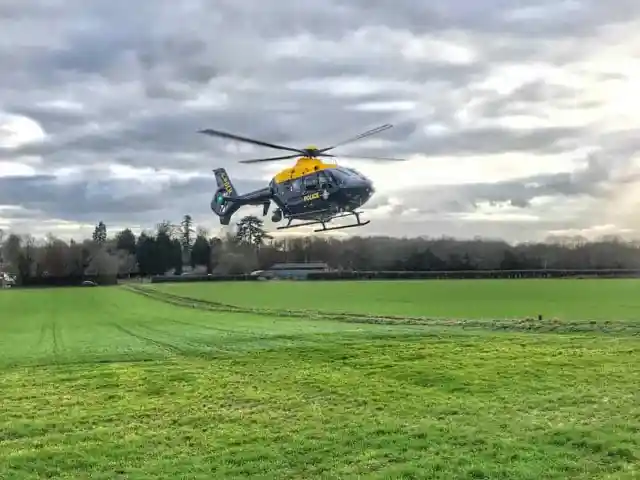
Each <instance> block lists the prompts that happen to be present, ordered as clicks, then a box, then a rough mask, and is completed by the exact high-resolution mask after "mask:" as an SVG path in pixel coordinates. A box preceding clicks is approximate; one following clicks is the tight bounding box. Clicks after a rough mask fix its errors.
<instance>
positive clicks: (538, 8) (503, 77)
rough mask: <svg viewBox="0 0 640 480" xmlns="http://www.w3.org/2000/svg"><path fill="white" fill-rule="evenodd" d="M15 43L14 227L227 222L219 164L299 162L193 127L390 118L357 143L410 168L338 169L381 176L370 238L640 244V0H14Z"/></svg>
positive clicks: (281, 129) (11, 124) (0, 77)
mask: <svg viewBox="0 0 640 480" xmlns="http://www.w3.org/2000/svg"><path fill="white" fill-rule="evenodd" d="M0 32H2V36H1V39H0V65H1V66H2V73H1V74H0V228H2V229H4V230H5V231H7V230H14V231H18V232H30V233H32V234H35V235H41V234H43V233H46V232H48V231H49V232H52V233H54V234H56V235H61V236H63V237H65V238H69V237H79V236H82V235H86V234H89V233H90V232H91V230H92V229H93V225H95V223H96V222H97V221H98V220H103V221H104V222H105V223H106V224H107V226H108V227H109V228H110V229H115V228H121V227H122V226H130V227H134V228H136V229H137V228H144V227H152V226H153V225H154V224H155V223H157V222H158V221H160V220H162V219H168V220H171V221H174V222H178V221H179V220H180V218H181V216H182V215H184V214H185V213H189V214H191V215H192V216H193V218H194V219H195V221H196V222H197V223H198V224H200V225H202V226H205V227H208V228H209V229H210V231H213V232H215V231H216V230H217V229H218V221H217V218H214V217H213V214H212V212H211V211H210V210H209V201H210V198H211V195H212V193H213V189H214V179H213V177H212V173H211V169H212V168H215V167H219V166H224V167H225V168H227V169H228V172H229V174H230V176H231V178H232V180H234V182H235V184H236V187H237V188H238V190H240V191H246V190H249V189H253V188H258V187H260V186H262V185H264V183H265V182H266V181H268V179H269V178H270V177H271V176H272V175H273V174H274V173H276V172H277V171H278V170H279V169H281V168H283V167H286V166H287V165H288V164H287V163H286V162H285V163H274V164H268V165H262V166H259V167H256V166H246V165H241V164H239V163H237V160H240V159H243V158H248V157H253V156H255V155H260V156H261V155H263V154H266V155H272V154H277V153H278V152H277V151H273V150H268V149H262V148H255V149H253V148H251V147H249V148H247V147H246V146H244V145H240V144H238V143H234V142H228V141H223V140H219V139H214V138H210V137H206V136H204V135H200V134H198V133H197V130H199V129H202V128H207V127H212V128H219V129H222V130H228V131H232V132H237V133H240V134H244V135H248V136H254V137H258V138H262V139H265V140H267V141H273V142H281V143H286V144H291V145H293V146H304V145H306V144H309V143H312V144H316V145H318V146H323V145H329V144H331V143H333V142H334V141H336V140H340V139H342V138H343V137H345V136H350V135H352V134H357V133H359V132H360V131H362V130H366V129H368V128H371V127H374V126H376V125H379V124H382V123H387V122H390V123H393V124H394V126H395V127H394V128H393V129H391V130H388V131H387V132H384V133H382V134H380V135H379V136H377V137H375V140H371V141H369V142H362V143H360V144H355V145H353V146H349V147H344V148H343V149H342V150H340V151H341V152H342V153H345V154H350V155H368V154H371V155H380V156H396V157H402V158H406V159H408V160H407V161H406V162H404V163H403V164H397V163H393V164H390V163H380V162H378V163H370V162H365V161H358V160H350V161H347V160H344V161H343V162H341V163H344V164H346V165H348V166H353V167H356V168H358V169H359V170H361V171H362V172H363V173H365V174H366V175H368V176H370V177H371V178H372V179H373V180H374V181H375V182H376V187H377V192H376V195H375V196H374V197H373V199H372V200H371V202H370V204H369V205H367V207H368V208H367V209H366V210H367V216H368V218H370V219H371V220H372V222H371V224H370V225H369V226H367V227H365V228H362V229H361V230H359V231H358V233H361V234H379V233H388V234H394V235H442V234H445V235H455V236H460V237H472V236H475V235H482V236H491V237H503V238H505V239H508V240H527V239H538V238H544V237H546V236H548V235H549V234H559V233H581V234H583V235H586V236H593V235H602V234H610V233H620V234H623V235H629V236H634V235H636V234H638V233H640V214H639V213H638V208H637V207H638V206H640V175H639V174H640V156H639V155H638V154H637V151H638V149H637V146H638V144H640V135H639V134H638V132H637V128H638V127H639V126H640V93H639V90H638V78H640V2H638V1H637V0H634V1H632V0H609V1H607V2H604V1H601V0H599V1H596V0H573V1H571V0H568V1H562V0H528V1H527V0H521V1H516V0H483V1H481V2H471V1H468V0H446V1H445V0H431V1H429V2H424V1H418V0H394V1H393V2H391V1H382V0H343V1H339V0H306V1H304V2H302V1H293V0H261V1H260V2H257V1H250V0H217V1H215V2H214V1H205V0H181V1H180V2H177V1H175V0H136V1H135V2H133V3H132V2H131V1H126V2H125V1H123V0H108V1H107V0H95V1H91V2H87V1H85V0H2V1H1V2H0ZM340 151H338V150H336V153H339V152H340ZM244 211H246V212H247V213H253V211H251V210H250V209H246V210H244ZM267 225H268V226H270V224H269V222H267ZM345 232H346V231H345ZM351 232H355V231H351Z"/></svg>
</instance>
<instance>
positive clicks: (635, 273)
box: [15, 269, 640, 288]
mask: <svg viewBox="0 0 640 480" xmlns="http://www.w3.org/2000/svg"><path fill="white" fill-rule="evenodd" d="M124 278H126V277H123V278H121V279H120V280H121V281H122V280H123V279H124ZM275 278H276V279H278V277H277V276H276V277H275ZM518 278H521V279H525V278H640V270H631V269H601V270H596V269H589V270H585V269H582V270H568V269H567V270H561V269H558V270H459V271H420V272H406V271H328V272H308V273H307V274H306V280H312V281H313V280H316V281H317V280H446V279H449V280H455V279H458V280H462V279H518ZM261 279H262V278H261V277H259V276H255V275H249V274H240V275H157V276H152V277H151V278H150V281H151V283H184V282H241V281H246V282H250V281H256V280H261ZM118 280H119V279H118V278H116V277H114V276H98V275H82V276H69V277H51V276H47V277H27V278H24V279H22V281H21V282H20V284H19V285H15V287H17V288H20V287H72V286H81V285H83V282H87V281H89V282H93V283H95V284H97V285H100V286H105V285H115V284H117V283H118ZM283 280H284V279H283ZM298 280H303V281H304V280H305V279H304V278H300V279H298ZM132 281H143V279H136V280H133V279H132Z"/></svg>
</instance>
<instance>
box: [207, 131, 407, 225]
mask: <svg viewBox="0 0 640 480" xmlns="http://www.w3.org/2000/svg"><path fill="white" fill-rule="evenodd" d="M392 127H393V125H391V124H389V123H386V124H384V125H380V126H378V127H376V128H373V129H371V130H367V131H365V132H363V133H360V134H359V135H356V136H354V137H351V138H348V139H346V140H343V141H341V142H339V143H336V144H334V145H333V146H330V147H325V148H317V147H316V146H308V147H306V148H293V147H288V146H283V145H278V144H275V143H268V142H264V141H262V140H256V139H253V138H249V137H244V136H240V135H235V134H232V133H227V132H223V131H220V130H214V129H211V128H207V129H204V130H200V131H199V132H198V133H202V134H205V135H209V136H213V137H219V138H224V139H228V140H235V141H239V142H244V143H249V144H253V145H258V146H263V147H269V148H273V149H277V150H284V151H288V152H293V153H292V154H288V155H283V156H277V157H267V158H256V159H251V160H241V161H239V163H245V164H246V163H250V164H252V163H260V162H272V161H280V160H288V159H294V158H297V161H296V163H295V165H294V166H293V167H290V168H285V169H284V170H282V171H280V172H279V173H277V174H276V175H275V176H274V177H273V178H272V179H271V181H270V182H269V185H268V186H266V187H264V188H261V189H259V190H255V191H252V192H248V193H245V194H242V195H240V194H239V193H238V191H237V190H236V188H235V187H234V185H233V183H232V182H231V179H230V178H229V175H228V174H227V171H226V170H225V169H224V168H216V169H214V170H213V173H214V175H215V178H216V183H217V189H216V191H215V193H214V196H213V199H212V200H211V210H212V211H213V212H214V213H215V214H216V215H218V217H220V224H221V225H228V224H229V222H230V221H231V217H232V216H233V214H234V213H236V212H237V211H238V210H239V209H240V208H241V207H243V206H245V205H256V206H259V205H262V206H263V212H262V216H266V215H267V214H268V213H269V208H270V206H271V202H272V201H273V203H275V205H276V209H275V210H274V212H273V214H272V217H271V221H272V222H274V223H279V222H281V221H282V220H283V219H286V220H287V224H286V225H282V226H279V227H277V229H278V230H284V229H288V228H296V227H301V226H308V225H322V228H318V229H315V230H314V232H326V231H330V230H340V229H344V228H354V227H362V226H364V225H368V224H369V223H370V222H371V221H370V220H367V221H364V222H363V221H361V218H360V215H361V214H362V212H360V211H357V209H358V208H360V207H362V206H363V205H364V204H365V203H367V202H368V201H369V199H370V198H371V196H372V195H373V193H374V191H375V189H374V186H373V182H372V181H371V180H370V179H369V178H367V177H365V176H364V175H363V174H362V173H360V172H359V171H357V170H356V169H354V168H348V167H344V166H339V165H338V164H337V162H335V160H334V161H333V162H323V161H322V160H321V158H322V157H325V158H335V155H332V154H330V153H327V152H329V151H330V150H333V149H334V148H336V147H338V146H342V145H346V144H348V143H352V142H355V141H358V140H361V139H363V138H367V137H369V136H371V135H375V134H377V133H380V132H383V131H385V130H388V129H389V128H392ZM341 157H344V158H358V159H369V160H383V161H402V160H403V159H399V158H388V157H360V156H357V157H356V156H350V155H341ZM342 217H355V220H356V221H355V223H352V224H349V225H342V226H336V227H327V223H329V222H331V221H332V220H335V219H337V218H342ZM294 221H296V222H302V223H293V222H294Z"/></svg>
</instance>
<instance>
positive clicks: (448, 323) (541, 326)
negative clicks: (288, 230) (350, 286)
mask: <svg viewBox="0 0 640 480" xmlns="http://www.w3.org/2000/svg"><path fill="white" fill-rule="evenodd" d="M126 288H128V289H129V290H130V291H132V292H134V293H138V294H140V295H143V296H145V297H147V298H150V299H153V300H157V301H161V302H164V303H168V304H171V305H176V306H181V307H185V308H196V309H201V310H209V311H222V312H228V313H247V314H254V315H262V316H276V317H280V318H282V317H290V318H291V317H295V318H304V319H307V320H316V319H324V320H334V321H343V322H352V323H369V324H384V325H398V326H399V325H405V326H407V325H409V326H416V327H419V326H421V327H431V328H439V329H441V328H458V329H463V330H485V331H487V330H488V331H494V332H495V331H497V332H522V333H555V334H579V333H595V334H611V335H616V334H618V335H631V336H638V335H640V324H635V323H633V322H619V321H604V322H596V321H575V320H574V321H561V320H558V319H547V320H537V319H534V318H512V319H486V320H483V319H452V318H429V317H410V316H394V315H384V316H377V315H373V314H362V313H346V312H335V313H333V312H322V311H315V310H313V311H306V310H283V309H267V308H250V307H240V306H237V305H229V304H225V303H221V302H216V301H211V300H203V299H199V298H192V297H184V296H180V295H176V294H172V293H168V292H161V291H158V290H155V289H154V288H153V287H151V288H145V287H139V286H127V287H126Z"/></svg>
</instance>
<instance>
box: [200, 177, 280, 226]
mask: <svg viewBox="0 0 640 480" xmlns="http://www.w3.org/2000/svg"><path fill="white" fill-rule="evenodd" d="M213 173H214V174H215V177H216V184H217V188H216V191H215V194H214V195H213V198H212V199H211V210H212V211H213V213H215V214H216V215H218V217H220V224H221V225H229V222H230V221H231V217H232V216H233V214H234V213H236V212H237V211H238V210H239V209H240V207H242V206H244V205H265V204H269V203H270V202H271V197H272V192H271V189H270V188H269V187H266V188H262V189H260V190H256V191H254V192H249V193H247V194H245V195H238V191H237V190H236V188H235V187H234V185H233V183H231V179H230V178H229V175H227V172H226V170H225V169H224V168H216V169H215V170H214V171H213Z"/></svg>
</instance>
